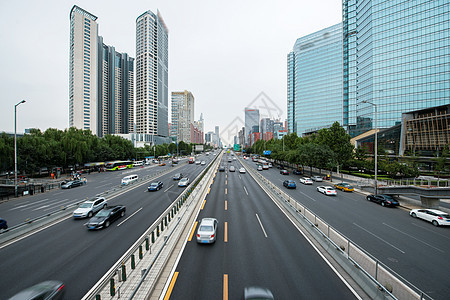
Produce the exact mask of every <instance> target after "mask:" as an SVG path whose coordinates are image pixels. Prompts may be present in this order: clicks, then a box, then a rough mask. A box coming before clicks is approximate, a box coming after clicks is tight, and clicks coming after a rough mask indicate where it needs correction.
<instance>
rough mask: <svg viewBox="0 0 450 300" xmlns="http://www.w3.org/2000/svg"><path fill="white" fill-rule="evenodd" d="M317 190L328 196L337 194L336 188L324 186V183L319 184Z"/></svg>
mask: <svg viewBox="0 0 450 300" xmlns="http://www.w3.org/2000/svg"><path fill="white" fill-rule="evenodd" d="M317 191H318V192H319V193H322V194H324V195H327V196H336V195H337V192H336V190H335V189H333V188H332V187H331V186H324V185H322V186H318V187H317Z"/></svg>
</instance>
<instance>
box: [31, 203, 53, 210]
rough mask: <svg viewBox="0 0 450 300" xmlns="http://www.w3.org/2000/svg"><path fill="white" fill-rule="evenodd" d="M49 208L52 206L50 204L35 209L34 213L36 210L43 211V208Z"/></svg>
mask: <svg viewBox="0 0 450 300" xmlns="http://www.w3.org/2000/svg"><path fill="white" fill-rule="evenodd" d="M49 206H50V204H47V205H44V206H41V207H38V208H35V209H33V211H35V210H39V209H43V208H47V207H49Z"/></svg>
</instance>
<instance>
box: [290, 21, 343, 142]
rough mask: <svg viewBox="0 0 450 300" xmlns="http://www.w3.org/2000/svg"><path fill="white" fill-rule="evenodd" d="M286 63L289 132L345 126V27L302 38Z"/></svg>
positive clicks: (308, 131)
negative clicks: (343, 38) (343, 52)
mask: <svg viewBox="0 0 450 300" xmlns="http://www.w3.org/2000/svg"><path fill="white" fill-rule="evenodd" d="M287 60H288V131H289V132H296V133H297V135H299V136H302V135H303V134H305V133H310V132H314V131H317V130H319V129H320V128H326V127H329V126H331V125H332V124H333V123H334V122H335V121H338V122H339V123H341V124H342V121H343V105H342V84H343V79H342V78H343V76H342V73H343V69H342V24H341V23H340V24H336V25H333V26H331V27H328V28H325V29H323V30H320V31H318V32H315V33H312V34H310V35H307V36H304V37H301V38H299V39H298V40H297V41H296V42H295V45H294V49H293V51H292V52H291V53H289V54H288V58H287Z"/></svg>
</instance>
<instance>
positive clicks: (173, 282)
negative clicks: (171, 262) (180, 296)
mask: <svg viewBox="0 0 450 300" xmlns="http://www.w3.org/2000/svg"><path fill="white" fill-rule="evenodd" d="M178 273H179V272H175V274H173V277H172V280H171V281H170V285H169V288H168V289H167V292H166V295H165V296H164V300H169V298H170V294H171V293H172V289H173V287H174V285H175V281H177V277H178Z"/></svg>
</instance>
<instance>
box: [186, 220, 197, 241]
mask: <svg viewBox="0 0 450 300" xmlns="http://www.w3.org/2000/svg"><path fill="white" fill-rule="evenodd" d="M197 223H198V222H197V221H195V224H194V227H192V231H191V234H190V235H189V239H188V242H190V241H191V240H192V236H193V235H194V232H195V228H196V227H197Z"/></svg>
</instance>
